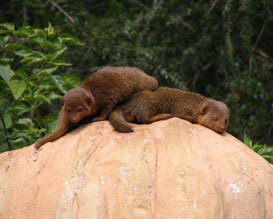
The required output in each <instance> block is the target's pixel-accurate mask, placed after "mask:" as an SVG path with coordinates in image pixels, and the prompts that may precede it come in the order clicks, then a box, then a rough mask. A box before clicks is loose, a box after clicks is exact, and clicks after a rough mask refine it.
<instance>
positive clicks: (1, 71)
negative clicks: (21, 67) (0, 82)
mask: <svg viewBox="0 0 273 219" xmlns="http://www.w3.org/2000/svg"><path fill="white" fill-rule="evenodd" d="M13 75H14V71H13V70H12V69H11V68H10V65H0V76H1V77H2V78H3V79H4V80H5V81H6V82H7V83H9V80H10V78H11V77H12V76H13Z"/></svg>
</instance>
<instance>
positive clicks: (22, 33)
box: [15, 26, 35, 37]
mask: <svg viewBox="0 0 273 219" xmlns="http://www.w3.org/2000/svg"><path fill="white" fill-rule="evenodd" d="M15 36H19V37H33V36H35V32H34V30H33V29H32V28H31V27H30V26H23V27H21V28H19V29H18V30H17V31H15Z"/></svg>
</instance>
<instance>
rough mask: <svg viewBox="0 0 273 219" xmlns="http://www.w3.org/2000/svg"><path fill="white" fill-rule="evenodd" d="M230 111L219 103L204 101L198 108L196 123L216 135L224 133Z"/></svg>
mask: <svg viewBox="0 0 273 219" xmlns="http://www.w3.org/2000/svg"><path fill="white" fill-rule="evenodd" d="M229 114H230V109H229V108H228V107H227V105H226V104H224V103H223V102H220V101H216V100H212V99H206V100H205V101H204V102H203V103H202V104H201V106H200V108H199V114H198V123H199V124H200V125H203V126H206V127H208V128H210V129H212V130H214V131H216V132H218V133H223V132H225V131H226V129H227V126H228V123H229Z"/></svg>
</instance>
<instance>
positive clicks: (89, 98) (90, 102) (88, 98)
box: [85, 97, 92, 106]
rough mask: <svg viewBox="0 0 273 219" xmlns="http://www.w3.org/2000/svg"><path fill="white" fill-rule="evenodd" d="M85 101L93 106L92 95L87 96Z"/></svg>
mask: <svg viewBox="0 0 273 219" xmlns="http://www.w3.org/2000/svg"><path fill="white" fill-rule="evenodd" d="M85 102H86V103H87V104H88V105H89V106H91V104H92V98H91V97H86V98H85Z"/></svg>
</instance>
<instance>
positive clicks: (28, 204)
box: [0, 118, 273, 219]
mask: <svg viewBox="0 0 273 219" xmlns="http://www.w3.org/2000/svg"><path fill="white" fill-rule="evenodd" d="M0 218H3V219H4V218H5V219H6V218H15V219H25V218H26V219H51V218H52V219H53V218H63V219H70V218H71V219H72V218H74V219H76V218H77V219H85V218H88V219H90V218H98V219H103V218H117V219H123V218H124V219H130V218H137V219H141V218H145V219H146V218H147V219H148V218H149V219H151V218H155V219H157V218H160V219H161V218H164V219H167V218H186V219H194V218H196V219H200V218H207V219H213V218H215V219H220V218H230V219H232V218H237V219H246V218H253V219H259V218H268V219H272V218H273V168H272V165H270V164H269V163H268V162H267V161H265V160H264V159H263V158H261V157H260V156H258V155H257V154H256V153H254V152H253V151H252V150H250V149H249V148H248V147H246V146H245V145H244V144H243V143H242V142H240V141H239V140H237V139H236V138H234V137H232V136H231V135H229V134H227V133H226V134H224V135H219V134H217V133H215V132H213V131H211V130H210V129H207V128H205V127H202V126H199V125H193V124H191V123H189V122H187V121H184V120H181V119H177V118H173V119H169V120H165V121H160V122H156V123H153V124H150V125H137V126H135V132H134V133H127V134H124V133H118V132H116V131H114V130H113V128H112V127H111V126H110V124H109V123H108V121H104V122H98V123H91V124H87V125H84V126H82V127H80V128H78V129H76V130H74V131H73V132H70V133H68V134H67V135H65V136H64V137H62V138H60V139H58V140H57V141H55V142H53V143H48V144H46V145H44V146H43V147H42V148H41V149H40V150H39V151H35V149H34V147H33V146H30V147H25V148H23V149H20V150H16V151H11V152H6V153H3V154H0Z"/></svg>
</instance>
